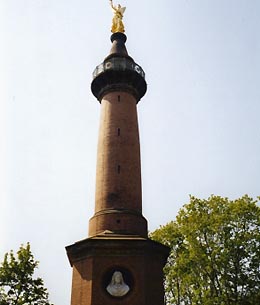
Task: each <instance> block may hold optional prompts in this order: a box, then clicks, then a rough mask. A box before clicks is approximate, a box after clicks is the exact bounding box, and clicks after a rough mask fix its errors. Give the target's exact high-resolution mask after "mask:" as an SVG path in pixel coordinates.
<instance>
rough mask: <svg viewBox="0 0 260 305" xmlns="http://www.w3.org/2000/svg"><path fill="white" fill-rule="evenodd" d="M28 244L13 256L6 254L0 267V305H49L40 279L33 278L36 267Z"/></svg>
mask: <svg viewBox="0 0 260 305" xmlns="http://www.w3.org/2000/svg"><path fill="white" fill-rule="evenodd" d="M38 263H39V262H37V261H35V260H34V257H33V254H32V252H31V249H30V244H29V243H28V244H27V245H26V246H25V247H24V246H21V247H20V249H19V250H18V252H17V255H16V256H15V255H14V253H13V251H10V253H6V254H5V257H4V261H3V262H2V263H1V265H0V305H23V304H26V305H50V303H49V300H48V292H47V289H46V288H45V287H44V283H43V280H42V279H41V278H36V279H34V278H33V274H34V271H35V269H36V268H37V267H38Z"/></svg>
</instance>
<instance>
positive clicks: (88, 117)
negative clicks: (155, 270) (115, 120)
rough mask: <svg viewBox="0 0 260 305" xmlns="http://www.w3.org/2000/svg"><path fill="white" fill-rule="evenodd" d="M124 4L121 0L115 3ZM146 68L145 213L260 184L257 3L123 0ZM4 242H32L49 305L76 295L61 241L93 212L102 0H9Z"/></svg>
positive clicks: (1, 59) (105, 33) (167, 214)
mask: <svg viewBox="0 0 260 305" xmlns="http://www.w3.org/2000/svg"><path fill="white" fill-rule="evenodd" d="M115 3H116V4H117V3H118V2H115ZM120 3H121V4H122V5H124V6H126V7H127V10H126V13H125V17H124V20H125V26H126V34H127V36H128V40H127V48H128V52H129V54H130V56H132V57H133V58H134V59H135V61H136V62H137V63H139V64H140V65H141V66H142V67H143V69H144V71H145V72H146V78H147V83H148V92H147V94H146V96H145V97H144V98H143V99H142V100H141V101H140V103H139V104H138V112H139V125H140V137H141V154H142V178H143V214H144V216H145V217H146V218H147V219H148V222H149V229H150V230H154V229H155V228H157V227H158V226H159V225H160V224H165V223H166V222H168V221H170V220H172V219H174V217H175V216H176V214H177V212H178V210H179V208H180V207H181V206H182V205H183V204H184V203H186V202H188V200H189V194H192V195H195V196H197V197H201V198H205V197H209V196H210V195H211V194H213V193H214V194H216V195H221V196H228V197H230V198H236V197H239V196H242V195H243V194H245V193H248V194H249V195H250V196H252V197H256V196H257V195H260V188H259V185H260V170H259V169H260V120H259V117H260V85H259V79H260V77H259V74H260V72H259V71H260V55H259V54H260V35H259V28H260V21H259V20H260V19H259V16H260V2H259V1H258V0H162V1H155V0H152V1H151V0H143V1H140V0H128V1H127V0H122V1H121V2H120ZM0 9H1V15H0V19H1V25H0V28H1V29H0V35H1V46H2V49H1V53H0V54H1V56H0V64H1V67H0V71H1V72H0V80H1V88H0V89H1V92H0V94H1V109H0V140H1V141H0V149H1V151H0V166H1V171H0V199H1V216H0V217H1V220H0V225H1V227H0V228H1V233H0V241H1V247H0V255H1V257H2V256H3V253H4V252H6V251H8V250H10V249H17V248H18V247H19V245H20V244H21V243H26V242H27V241H29V242H30V243H31V246H32V251H33V253H34V254H35V256H36V258H37V259H38V260H40V270H39V273H40V275H41V276H42V277H43V278H44V280H45V283H46V286H47V287H48V289H49V292H50V298H51V301H52V302H54V303H55V305H69V303H70V291H71V268H70V266H69V263H68V260H67V257H66V253H65V250H64V247H65V246H66V245H69V244H72V243H74V242H75V241H77V240H80V239H83V238H85V237H87V232H88V219H89V218H90V217H91V216H92V215H93V212H94V193H95V164H96V149H97V147H96V146H97V135H98V125H99V111H100V106H99V103H98V102H97V101H96V100H95V98H94V96H93V95H92V94H91V92H90V83H91V78H92V72H93V70H94V68H95V66H96V65H98V64H99V63H101V62H102V61H103V59H104V57H105V56H106V55H107V54H108V52H109V50H110V47H111V43H110V25H111V19H112V13H111V11H110V8H109V2H108V1H106V0H95V1H87V0H74V1H68V0H55V1H54V0H2V1H1V3H0Z"/></svg>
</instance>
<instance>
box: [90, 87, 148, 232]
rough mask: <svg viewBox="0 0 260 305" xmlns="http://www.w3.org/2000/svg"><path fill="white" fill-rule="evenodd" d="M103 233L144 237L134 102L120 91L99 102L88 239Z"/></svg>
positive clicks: (129, 95) (145, 229)
mask: <svg viewBox="0 0 260 305" xmlns="http://www.w3.org/2000/svg"><path fill="white" fill-rule="evenodd" d="M105 230H108V231H112V232H116V233H124V234H127V233H128V234H138V235H142V236H146V235H147V224H146V220H145V219H144V218H143V216H142V190H141V165H140V143H139V132H138V120H137V109H136V98H135V97H134V96H133V95H132V94H130V93H127V92H122V91H115V92H110V93H108V94H106V95H105V96H104V97H103V98H102V101H101V117H100V129H99V141H98V154H97V176H96V204H95V216H94V217H93V218H92V219H91V220H90V228H89V235H90V236H93V235H96V234H99V233H101V232H103V231H105Z"/></svg>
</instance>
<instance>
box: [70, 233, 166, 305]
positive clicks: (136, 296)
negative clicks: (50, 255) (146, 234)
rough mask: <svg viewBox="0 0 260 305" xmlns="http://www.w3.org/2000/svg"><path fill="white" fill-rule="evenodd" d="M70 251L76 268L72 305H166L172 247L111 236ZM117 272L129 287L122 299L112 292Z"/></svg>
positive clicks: (74, 269)
mask: <svg viewBox="0 0 260 305" xmlns="http://www.w3.org/2000/svg"><path fill="white" fill-rule="evenodd" d="M66 250H67V253H68V257H69V260H70V264H71V266H72V267H73V280H72V296H71V305H115V304H118V305H119V304H126V305H127V304H129V305H130V304H131V305H151V304H152V305H163V304H164V290H163V266H164V264H165V262H166V259H167V256H168V254H169V249H168V247H165V246H163V245H161V244H159V243H157V242H154V241H151V240H149V239H146V238H142V237H138V236H127V235H115V234H112V233H107V234H103V235H100V236H96V237H94V238H88V239H85V240H82V241H79V242H77V243H75V244H73V245H71V246H68V247H67V248H66ZM115 272H118V273H121V275H122V278H123V284H124V285H125V287H128V291H127V292H126V293H125V294H124V295H122V296H113V295H111V294H110V293H109V291H108V286H109V285H111V281H112V278H113V274H114V273H115ZM115 285H116V284H115ZM116 287H120V283H119V284H118V285H117V286H116ZM116 289H117V288H116Z"/></svg>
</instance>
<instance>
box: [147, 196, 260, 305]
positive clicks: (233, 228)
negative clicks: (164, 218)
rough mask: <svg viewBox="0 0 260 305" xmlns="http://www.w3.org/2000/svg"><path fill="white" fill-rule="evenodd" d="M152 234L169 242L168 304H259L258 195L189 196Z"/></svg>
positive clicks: (259, 219)
mask: <svg viewBox="0 0 260 305" xmlns="http://www.w3.org/2000/svg"><path fill="white" fill-rule="evenodd" d="M151 238H152V239H154V240H156V241H159V242H161V243H163V244H165V245H167V246H169V247H170V248H171V253H170V256H169V259H168V262H167V264H166V266H165V292H166V303H167V304H176V305H190V304H196V305H202V304H203V305H242V304H243V305H255V304H260V208H259V206H258V205H257V201H255V200H253V199H252V198H249V197H248V196H247V195H245V196H243V197H242V198H239V199H236V200H229V199H228V198H222V197H219V196H211V197H210V198H208V199H207V200H203V199H197V198H195V197H190V203H189V204H187V205H184V207H183V208H182V209H181V210H180V211H179V213H178V215H177V217H176V220H175V221H172V222H170V223H168V224H166V225H165V226H161V227H160V228H159V229H157V230H156V231H154V232H153V233H151Z"/></svg>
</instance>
